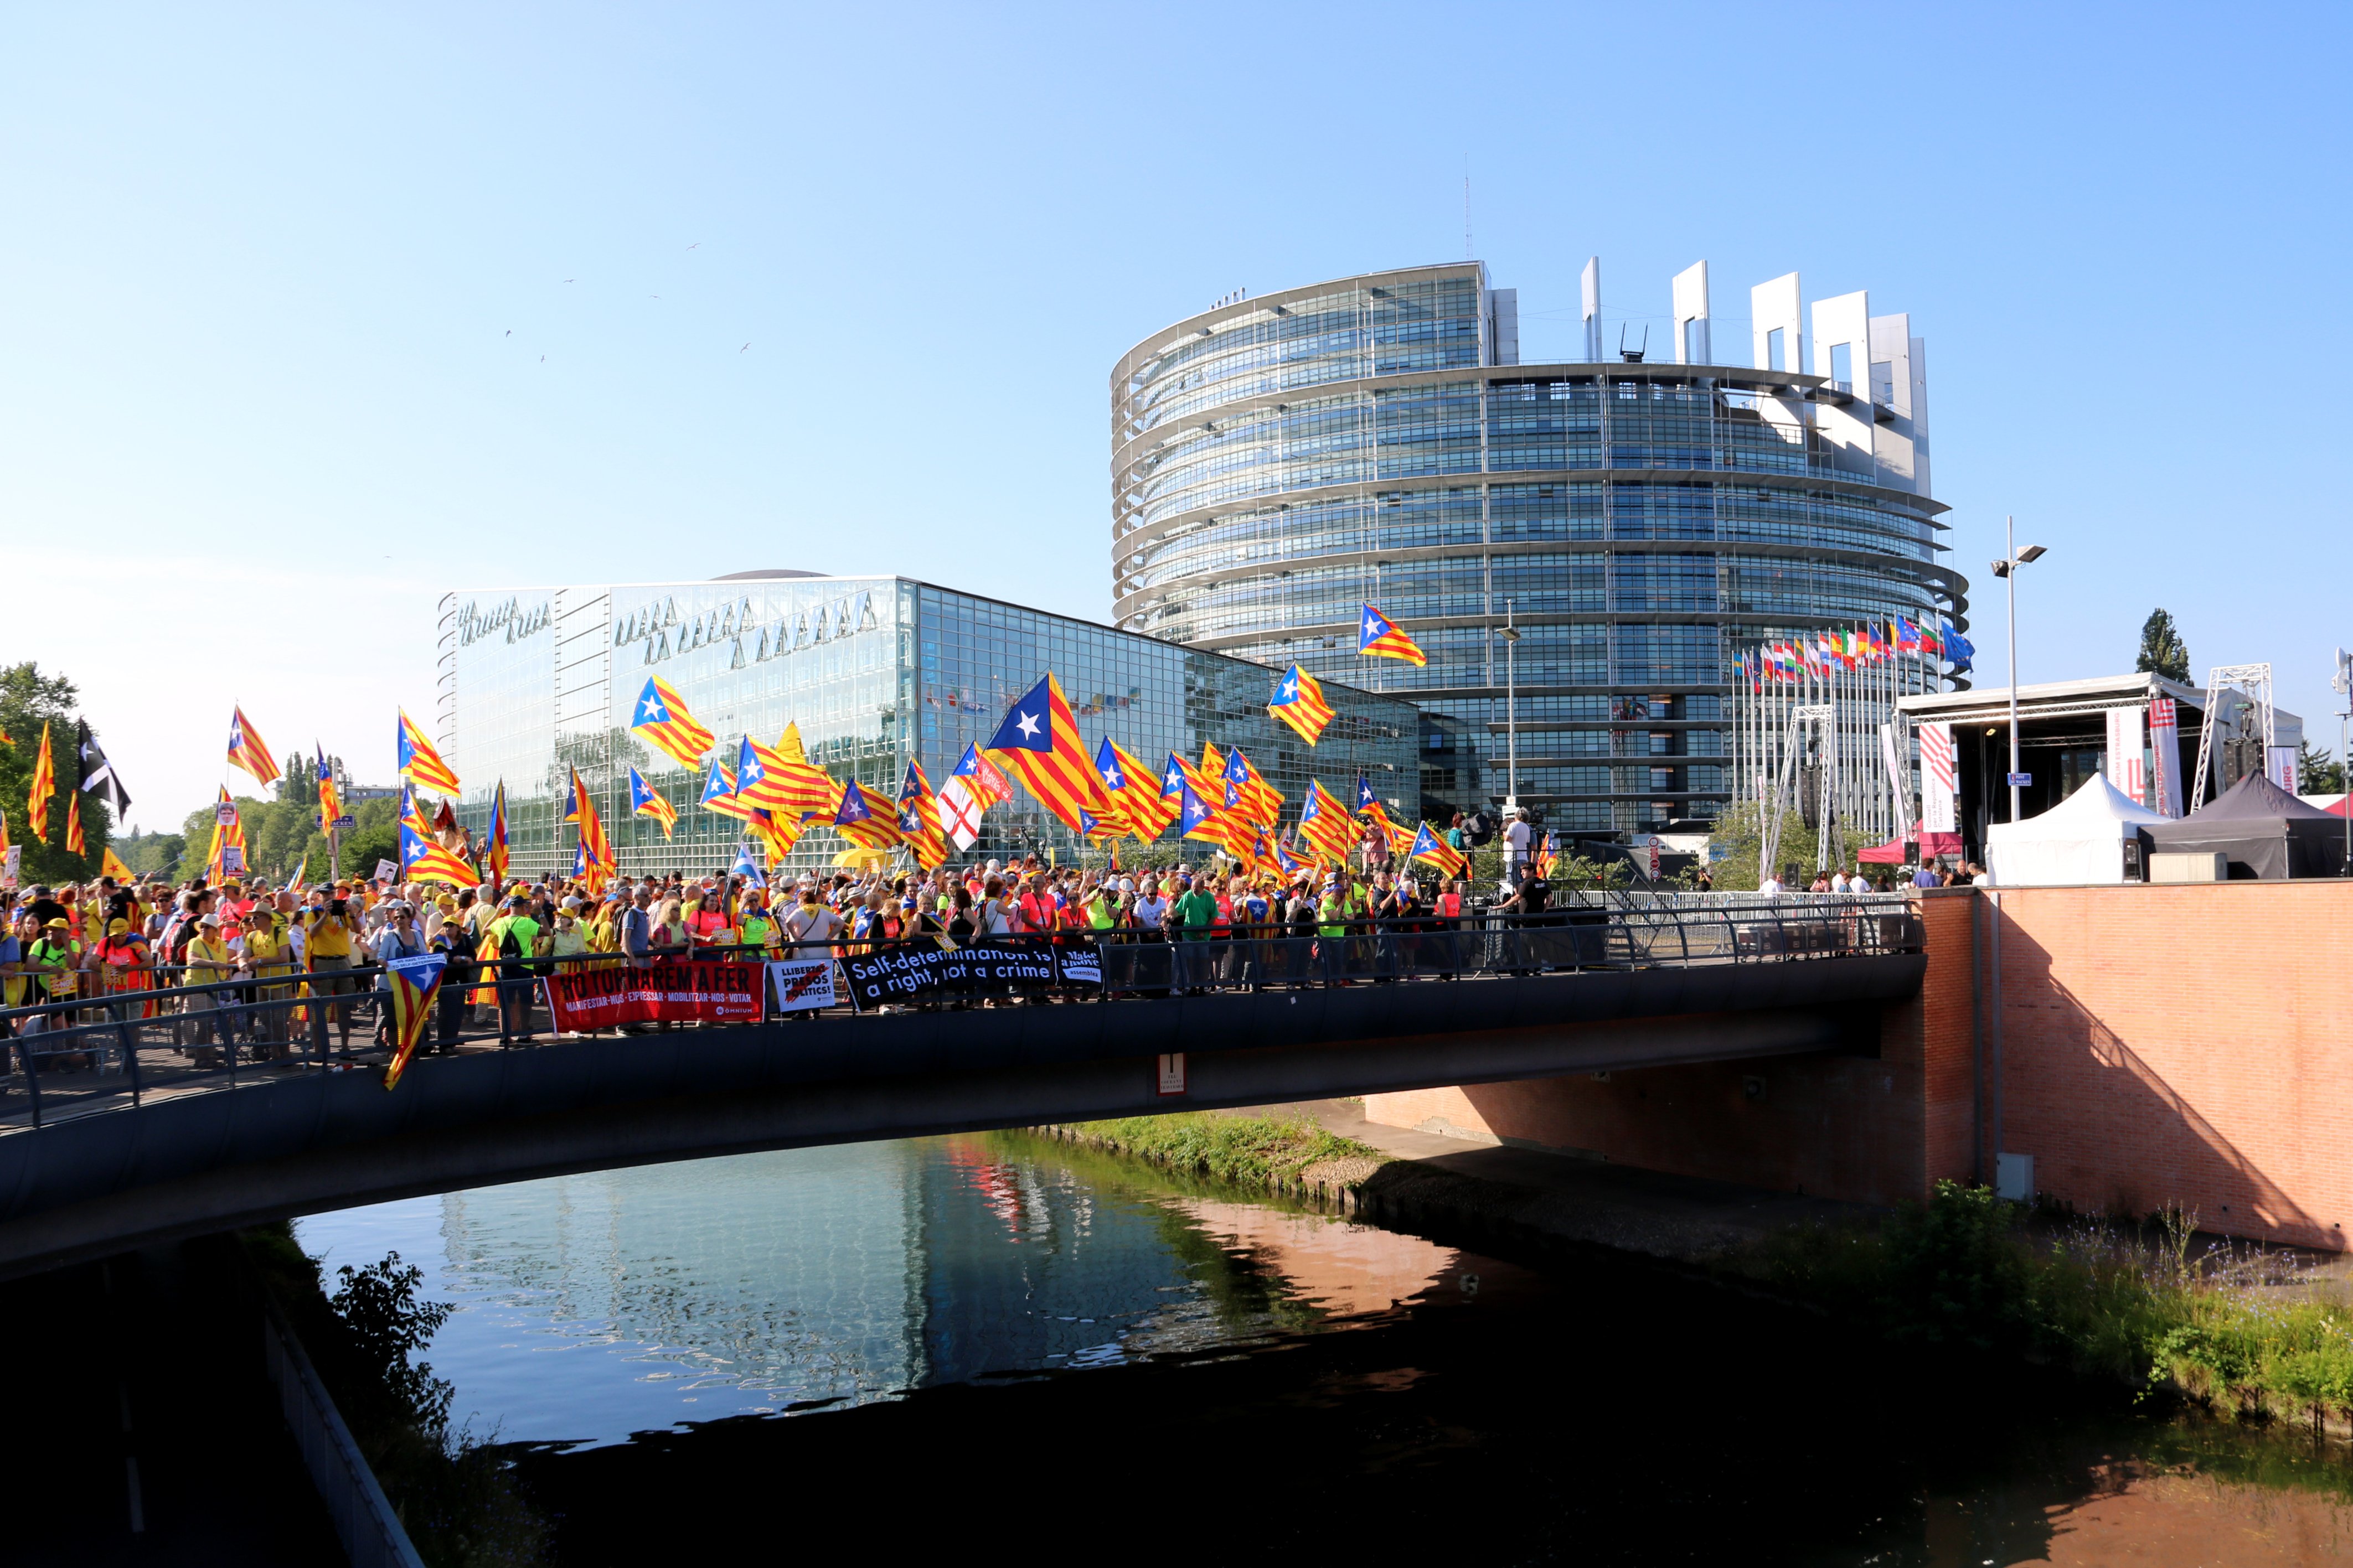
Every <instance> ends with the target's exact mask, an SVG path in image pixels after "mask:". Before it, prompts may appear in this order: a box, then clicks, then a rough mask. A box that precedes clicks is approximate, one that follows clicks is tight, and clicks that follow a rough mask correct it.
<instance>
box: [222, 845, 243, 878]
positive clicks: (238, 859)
mask: <svg viewBox="0 0 2353 1568" xmlns="http://www.w3.org/2000/svg"><path fill="white" fill-rule="evenodd" d="M221 875H222V876H224V877H242V876H244V875H245V850H244V848H243V847H242V846H239V845H236V844H224V845H222V846H221Z"/></svg>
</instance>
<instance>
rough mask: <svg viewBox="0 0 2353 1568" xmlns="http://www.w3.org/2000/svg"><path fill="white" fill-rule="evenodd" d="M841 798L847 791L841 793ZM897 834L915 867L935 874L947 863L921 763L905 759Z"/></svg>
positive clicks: (937, 812)
mask: <svg viewBox="0 0 2353 1568" xmlns="http://www.w3.org/2000/svg"><path fill="white" fill-rule="evenodd" d="M842 793H843V794H844V795H847V794H848V793H849V792H848V791H846V790H845V791H843V792H842ZM899 834H900V837H902V838H904V839H905V840H906V841H907V847H909V848H910V849H913V851H914V852H915V862H916V864H918V865H920V866H921V867H923V869H924V870H926V871H936V870H938V869H939V868H941V867H942V866H944V865H946V864H947V858H948V841H947V836H946V835H945V834H944V833H942V832H941V831H940V805H939V801H938V799H937V797H935V796H934V795H933V794H932V781H931V780H930V779H929V778H927V777H925V776H924V773H923V763H919V762H917V761H915V760H914V759H913V757H910V758H908V759H907V776H906V777H905V778H904V779H902V781H900V784H899Z"/></svg>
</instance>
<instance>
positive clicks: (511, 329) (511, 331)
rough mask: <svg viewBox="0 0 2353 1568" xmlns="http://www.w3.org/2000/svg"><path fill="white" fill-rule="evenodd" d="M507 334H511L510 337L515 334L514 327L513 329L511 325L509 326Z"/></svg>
mask: <svg viewBox="0 0 2353 1568" xmlns="http://www.w3.org/2000/svg"><path fill="white" fill-rule="evenodd" d="M507 336H509V337H512V336H514V329H513V328H512V327H509V328H508V329H507Z"/></svg>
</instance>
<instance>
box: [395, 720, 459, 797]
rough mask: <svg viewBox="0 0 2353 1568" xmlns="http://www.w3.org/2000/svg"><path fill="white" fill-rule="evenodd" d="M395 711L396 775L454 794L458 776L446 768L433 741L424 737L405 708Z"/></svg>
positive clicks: (413, 782)
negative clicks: (397, 727) (397, 721)
mask: <svg viewBox="0 0 2353 1568" xmlns="http://www.w3.org/2000/svg"><path fill="white" fill-rule="evenodd" d="M399 711H400V736H399V752H398V754H399V758H400V776H401V777H402V778H405V779H406V780H407V781H408V782H409V783H411V784H423V785H424V786H425V787H426V788H427V789H429V790H437V791H438V792H439V793H441V794H442V795H456V794H457V793H458V775H457V774H456V773H452V772H450V771H449V764H448V763H445V762H443V761H442V760H441V753H440V752H437V751H435V750H434V749H433V742H430V741H428V740H427V739H426V738H425V731H422V730H420V729H418V728H417V724H416V721H414V720H412V719H410V718H409V716H408V714H407V713H406V711H405V710H399Z"/></svg>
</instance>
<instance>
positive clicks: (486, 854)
mask: <svg viewBox="0 0 2353 1568" xmlns="http://www.w3.org/2000/svg"><path fill="white" fill-rule="evenodd" d="M507 859H508V856H507V781H506V780H504V779H501V780H500V781H499V788H498V793H497V794H496V795H492V796H491V830H490V832H489V833H487V834H485V835H483V838H482V869H483V870H485V871H487V872H489V873H490V877H491V881H493V882H504V881H505V880H506V879H507Z"/></svg>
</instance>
